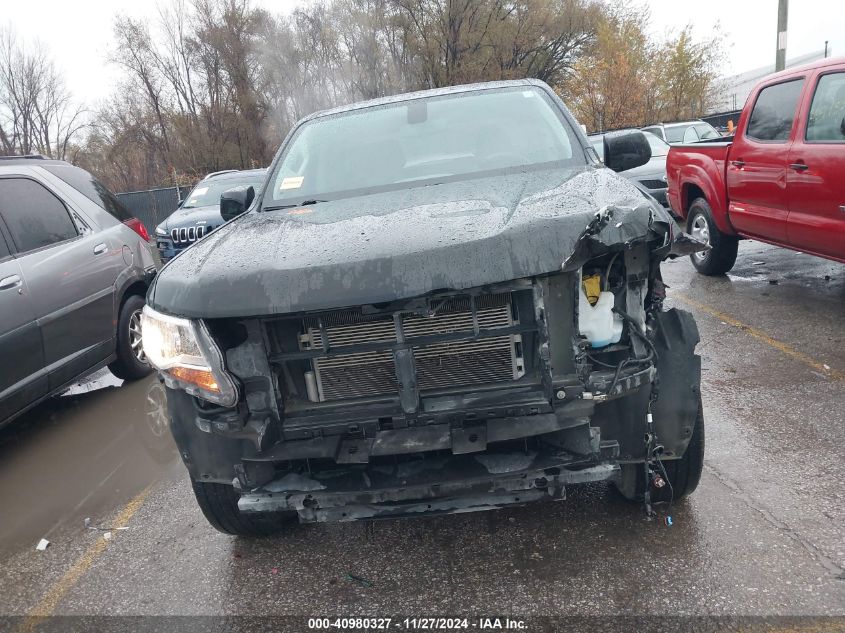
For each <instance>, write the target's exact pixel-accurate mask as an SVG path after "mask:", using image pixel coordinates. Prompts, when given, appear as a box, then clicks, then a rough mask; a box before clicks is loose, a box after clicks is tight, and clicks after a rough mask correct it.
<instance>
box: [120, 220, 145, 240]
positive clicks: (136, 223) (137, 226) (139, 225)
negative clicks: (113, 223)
mask: <svg viewBox="0 0 845 633" xmlns="http://www.w3.org/2000/svg"><path fill="white" fill-rule="evenodd" d="M124 224H125V225H126V226H128V227H129V228H130V229H132V230H133V231H135V232H136V233H137V234H138V235H140V236H141V237H142V238H144V241H145V242H149V241H150V234H149V233H148V232H147V227H146V226H144V223H143V222H141V220H139V219H138V218H129V219H128V220H126V221H125V222H124Z"/></svg>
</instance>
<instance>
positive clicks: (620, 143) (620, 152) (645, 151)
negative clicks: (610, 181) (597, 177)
mask: <svg viewBox="0 0 845 633" xmlns="http://www.w3.org/2000/svg"><path fill="white" fill-rule="evenodd" d="M650 160H651V145H649V144H648V139H646V137H645V134H643V133H642V132H640V131H639V130H620V131H619V132H608V133H607V134H605V135H604V164H605V165H607V166H608V167H610V168H611V169H612V170H613V171H616V172H620V171H627V170H629V169H633V168H634V167H639V166H640V165H645V164H646V163H647V162H648V161H650Z"/></svg>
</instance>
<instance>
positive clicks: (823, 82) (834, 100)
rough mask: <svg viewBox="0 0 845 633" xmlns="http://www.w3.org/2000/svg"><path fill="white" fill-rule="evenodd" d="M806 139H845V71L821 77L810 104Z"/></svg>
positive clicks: (839, 140)
mask: <svg viewBox="0 0 845 633" xmlns="http://www.w3.org/2000/svg"><path fill="white" fill-rule="evenodd" d="M806 139H807V140H808V141H834V142H840V143H841V142H843V141H845V73H831V74H829V75H823V76H822V77H821V78H820V79H819V83H818V86H816V93H815V94H814V95H813V104H812V105H811V106H810V117H809V119H808V120H807V136H806Z"/></svg>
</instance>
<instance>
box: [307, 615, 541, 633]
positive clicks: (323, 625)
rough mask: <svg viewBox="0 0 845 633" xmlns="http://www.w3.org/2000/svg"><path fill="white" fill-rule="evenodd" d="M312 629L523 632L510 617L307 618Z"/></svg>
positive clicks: (519, 622)
mask: <svg viewBox="0 0 845 633" xmlns="http://www.w3.org/2000/svg"><path fill="white" fill-rule="evenodd" d="M308 628H309V629H313V630H321V629H322V630H332V629H335V630H352V631H354V630H365V631H375V630H390V629H400V630H404V631H461V630H471V629H476V630H479V631H497V630H498V631H523V630H526V623H525V621H524V620H519V619H511V618H476V619H470V618H402V619H398V618H397V619H393V618H355V617H352V618H309V619H308Z"/></svg>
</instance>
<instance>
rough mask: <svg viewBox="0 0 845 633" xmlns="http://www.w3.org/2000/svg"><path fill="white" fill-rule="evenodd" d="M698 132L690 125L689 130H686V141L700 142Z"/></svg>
mask: <svg viewBox="0 0 845 633" xmlns="http://www.w3.org/2000/svg"><path fill="white" fill-rule="evenodd" d="M698 141H699V138H698V132H696V131H695V128H694V127H693V126H691V125H690V126H689V127H688V128H687V131H686V132H684V143H698Z"/></svg>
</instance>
